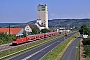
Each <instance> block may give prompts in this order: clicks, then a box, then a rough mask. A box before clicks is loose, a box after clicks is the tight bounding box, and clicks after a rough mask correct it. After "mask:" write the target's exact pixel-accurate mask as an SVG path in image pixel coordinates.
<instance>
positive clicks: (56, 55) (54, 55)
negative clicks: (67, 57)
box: [42, 33, 80, 60]
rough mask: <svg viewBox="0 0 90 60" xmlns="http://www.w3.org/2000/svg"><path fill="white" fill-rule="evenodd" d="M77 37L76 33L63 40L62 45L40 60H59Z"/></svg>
mask: <svg viewBox="0 0 90 60" xmlns="http://www.w3.org/2000/svg"><path fill="white" fill-rule="evenodd" d="M79 35H80V34H79V33H76V34H74V35H73V36H71V37H70V38H68V39H67V40H65V41H64V42H63V43H61V44H60V45H58V46H57V47H56V48H55V49H53V50H52V51H51V52H49V53H48V54H47V55H46V56H45V57H44V58H43V59H42V60H60V58H61V57H62V55H63V54H64V52H65V51H66V49H67V48H68V46H69V45H70V44H71V42H72V41H73V40H74V39H75V37H78V36H79Z"/></svg>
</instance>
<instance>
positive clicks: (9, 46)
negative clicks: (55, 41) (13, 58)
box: [0, 37, 49, 52]
mask: <svg viewBox="0 0 90 60" xmlns="http://www.w3.org/2000/svg"><path fill="white" fill-rule="evenodd" d="M48 38H49V37H48ZM40 40H44V39H40ZM40 40H32V41H31V42H28V43H23V44H19V45H16V46H13V45H12V43H9V44H4V45H1V46H0V52H3V51H6V50H10V49H12V48H17V47H19V46H24V45H27V44H30V43H33V42H36V41H40Z"/></svg>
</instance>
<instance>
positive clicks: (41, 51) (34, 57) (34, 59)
mask: <svg viewBox="0 0 90 60" xmlns="http://www.w3.org/2000/svg"><path fill="white" fill-rule="evenodd" d="M74 33H75V32H74ZM74 33H72V34H69V35H68V36H65V37H61V38H58V39H56V40H54V41H51V42H48V43H46V44H44V45H42V46H39V47H37V48H34V49H32V50H30V51H28V52H25V53H23V54H21V55H18V56H15V57H13V58H10V59H9V60H41V59H42V57H43V56H44V55H45V54H47V53H48V52H49V51H51V50H52V49H53V48H55V47H56V46H57V45H59V44H60V43H61V42H63V41H64V40H65V39H67V38H68V37H70V36H71V35H73V34H74Z"/></svg>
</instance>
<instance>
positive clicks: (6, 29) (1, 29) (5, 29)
mask: <svg viewBox="0 0 90 60" xmlns="http://www.w3.org/2000/svg"><path fill="white" fill-rule="evenodd" d="M20 30H22V28H10V34H13V35H16V34H18V32H19V31H20ZM0 32H3V33H7V32H8V33H9V28H0Z"/></svg>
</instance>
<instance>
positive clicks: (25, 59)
mask: <svg viewBox="0 0 90 60" xmlns="http://www.w3.org/2000/svg"><path fill="white" fill-rule="evenodd" d="M55 43H56V42H54V43H52V44H50V45H49V46H46V47H45V48H43V49H41V50H39V51H37V52H35V53H33V54H31V55H29V56H27V57H26V58H24V59H22V60H27V59H29V58H31V57H32V56H34V55H36V54H37V53H39V52H41V51H42V50H44V49H46V48H48V47H50V46H51V45H53V44H55Z"/></svg>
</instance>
